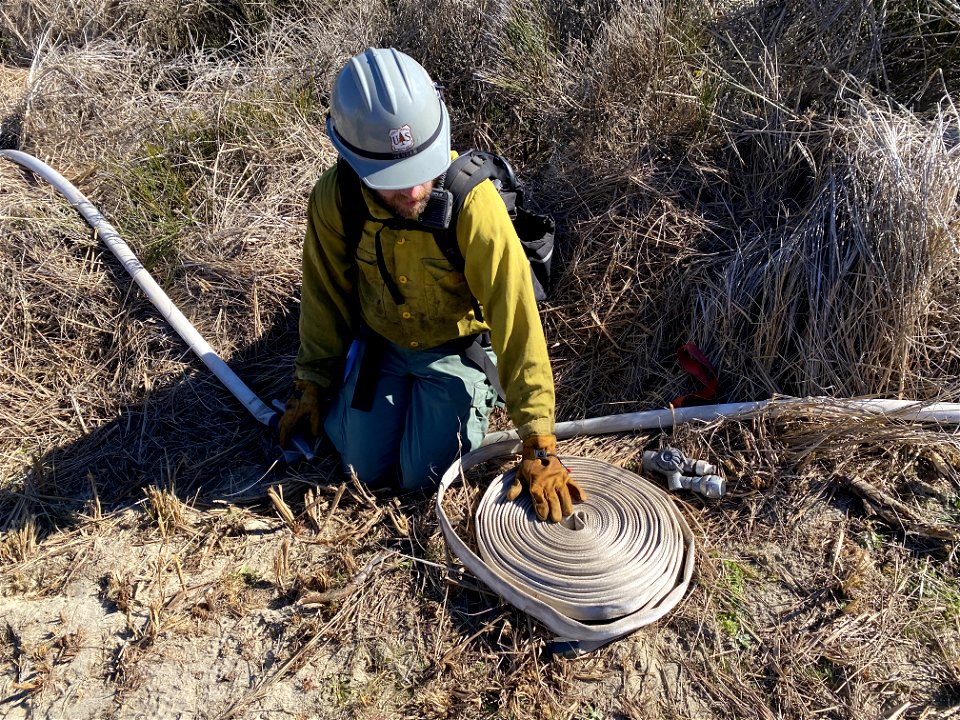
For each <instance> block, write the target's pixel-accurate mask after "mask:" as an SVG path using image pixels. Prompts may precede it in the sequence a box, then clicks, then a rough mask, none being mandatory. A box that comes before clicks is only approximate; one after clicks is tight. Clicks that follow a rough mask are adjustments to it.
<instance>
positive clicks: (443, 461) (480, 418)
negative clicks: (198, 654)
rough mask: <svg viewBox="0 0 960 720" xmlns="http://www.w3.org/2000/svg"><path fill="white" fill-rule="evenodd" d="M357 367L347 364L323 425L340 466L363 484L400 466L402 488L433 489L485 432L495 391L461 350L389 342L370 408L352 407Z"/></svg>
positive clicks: (382, 478)
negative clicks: (421, 348)
mask: <svg viewBox="0 0 960 720" xmlns="http://www.w3.org/2000/svg"><path fill="white" fill-rule="evenodd" d="M385 342H386V341H385ZM487 353H488V354H489V355H490V356H491V358H493V357H494V356H493V351H492V350H487ZM360 366H361V363H359V362H354V363H353V364H352V367H351V368H350V369H349V371H348V374H347V377H346V381H345V382H344V385H343V388H341V390H340V392H339V393H338V395H337V396H336V397H335V398H334V401H333V405H332V406H331V408H330V412H329V414H328V415H327V419H326V422H325V423H324V429H325V430H326V433H327V436H328V437H329V438H330V441H331V442H332V443H333V445H334V447H336V449H337V450H338V451H339V452H340V456H341V458H342V460H343V466H344V469H347V468H348V467H351V466H352V467H353V469H354V471H355V472H356V473H357V477H358V478H359V479H360V480H361V481H363V482H365V483H369V484H379V483H382V482H385V481H386V482H390V481H392V480H393V478H394V476H395V475H396V473H397V472H398V471H399V481H400V485H401V486H402V487H404V488H408V489H414V488H421V487H435V486H436V485H437V484H439V482H440V476H441V475H442V474H443V472H444V471H445V470H446V469H447V468H448V467H449V466H450V463H452V462H453V461H454V460H455V459H456V458H457V456H458V455H459V454H461V453H466V452H467V451H469V450H470V449H471V448H474V447H477V446H478V445H479V444H480V441H481V440H482V439H483V436H484V435H486V432H487V426H488V421H489V417H490V411H491V410H492V409H493V407H494V405H495V404H496V401H497V393H496V391H495V390H494V389H493V388H492V387H491V386H490V383H489V382H488V381H487V377H486V375H485V374H484V372H483V371H482V370H480V369H479V368H477V367H475V366H474V365H473V363H471V362H470V361H469V360H466V359H465V358H463V357H462V356H461V355H460V354H459V353H457V352H452V351H450V350H445V349H434V350H407V349H405V348H401V347H399V346H397V345H394V344H393V343H390V342H386V347H385V349H384V352H383V359H382V361H381V363H380V368H379V375H378V377H377V379H376V389H375V392H374V395H373V405H372V407H371V408H370V410H368V411H364V410H357V409H355V408H353V407H351V401H352V399H353V394H354V388H355V387H356V384H357V377H358V375H359V371H360Z"/></svg>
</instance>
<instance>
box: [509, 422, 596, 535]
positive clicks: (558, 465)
mask: <svg viewBox="0 0 960 720" xmlns="http://www.w3.org/2000/svg"><path fill="white" fill-rule="evenodd" d="M524 485H525V486H526V487H527V488H528V489H529V490H530V499H531V500H533V509H534V511H535V512H536V513H537V517H538V518H540V519H541V520H546V519H548V518H549V519H550V522H560V520H562V519H563V518H564V517H566V516H567V515H569V514H570V513H572V512H573V503H574V502H583V501H584V500H586V499H587V494H586V493H585V492H584V491H583V490H581V489H580V486H579V485H577V483H575V482H574V481H573V479H572V478H571V477H570V471H569V470H567V468H566V467H564V465H563V463H562V462H560V458H558V457H557V437H556V435H531V436H530V437H528V438H527V439H526V440H524V441H523V459H522V460H521V461H520V468H519V469H518V470H517V474H516V477H515V478H514V480H513V485H511V486H510V489H509V490H507V500H516V499H517V497H518V496H519V495H520V491H521V490H522V489H523V486H524Z"/></svg>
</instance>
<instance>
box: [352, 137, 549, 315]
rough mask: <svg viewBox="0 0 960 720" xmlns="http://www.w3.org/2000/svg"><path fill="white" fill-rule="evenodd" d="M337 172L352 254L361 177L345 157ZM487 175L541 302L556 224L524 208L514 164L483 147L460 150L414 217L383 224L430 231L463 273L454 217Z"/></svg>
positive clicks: (395, 292)
mask: <svg viewBox="0 0 960 720" xmlns="http://www.w3.org/2000/svg"><path fill="white" fill-rule="evenodd" d="M337 176H338V183H339V186H340V200H341V204H342V215H343V229H344V234H345V236H346V238H347V247H348V248H350V249H351V251H352V253H354V254H355V253H356V248H357V246H358V245H359V244H360V237H361V235H362V234H363V226H364V224H365V223H366V221H367V219H368V217H369V213H368V211H367V205H366V202H365V201H364V199H363V192H362V190H361V185H360V178H359V177H358V176H357V173H356V172H355V171H354V170H353V168H351V167H350V165H349V164H348V163H347V162H346V161H345V160H343V158H340V159H339V160H338V161H337ZM487 179H490V180H491V181H492V182H493V184H494V187H496V188H497V191H498V192H499V193H500V197H501V198H502V199H503V203H504V205H505V206H506V208H507V212H508V214H509V215H510V219H511V221H512V222H513V227H514V229H515V230H516V231H517V235H518V236H519V238H520V244H521V245H523V249H524V252H525V253H526V256H527V260H528V261H529V262H530V275H531V278H532V279H533V291H534V295H535V297H536V299H537V301H538V302H540V301H542V300H544V299H545V298H546V297H547V291H548V290H549V288H550V272H551V267H552V262H553V246H554V233H555V229H556V225H555V223H554V221H553V218H552V217H550V216H549V215H543V214H539V213H535V212H531V211H530V210H528V209H527V208H526V207H524V197H523V186H522V184H521V183H520V181H519V180H518V179H517V176H516V174H515V173H514V172H513V168H512V167H510V163H509V162H508V161H507V160H506V159H505V158H503V157H502V156H500V155H495V154H493V153H488V152H483V151H481V150H469V151H467V152H465V153H463V154H462V155H460V156H459V157H458V158H457V159H456V160H454V161H453V162H452V163H451V164H450V167H449V168H448V169H447V172H446V173H445V174H444V176H443V178H442V181H441V183H439V187H436V188H434V190H433V192H432V193H431V195H430V200H429V201H428V203H427V207H426V209H425V210H424V211H423V213H422V214H421V215H420V218H419V219H418V220H402V219H395V220H390V221H387V222H386V223H385V224H387V225H389V226H392V227H407V228H412V229H419V230H429V231H430V232H432V233H433V236H434V239H435V240H436V242H437V246H438V247H439V248H440V251H441V252H442V253H443V255H444V257H446V258H447V260H448V261H449V262H450V264H451V265H452V266H453V267H454V269H455V270H457V271H458V272H461V273H462V272H463V270H464V260H463V255H462V253H461V252H460V246H459V245H458V244H457V219H458V217H459V215H460V210H461V209H462V208H463V203H464V202H465V201H466V198H467V195H468V194H469V193H470V191H471V190H473V188H475V187H476V186H477V185H479V184H480V183H481V182H483V181H484V180H487ZM376 222H380V221H379V220H377V221H376ZM378 261H379V262H378V264H379V267H380V274H381V276H382V277H383V280H384V283H386V285H387V288H388V290H389V291H390V294H391V295H392V297H393V299H394V301H396V302H397V304H398V305H400V304H403V296H402V294H401V293H400V290H399V288H397V286H396V284H395V283H394V282H393V279H392V278H391V277H390V275H389V273H388V272H387V269H386V267H385V265H384V264H383V262H382V260H381V258H380V257H379V254H378ZM473 306H474V314H475V315H476V316H477V318H478V319H480V320H482V319H483V313H482V312H481V310H480V306H479V303H478V302H477V300H476V298H473Z"/></svg>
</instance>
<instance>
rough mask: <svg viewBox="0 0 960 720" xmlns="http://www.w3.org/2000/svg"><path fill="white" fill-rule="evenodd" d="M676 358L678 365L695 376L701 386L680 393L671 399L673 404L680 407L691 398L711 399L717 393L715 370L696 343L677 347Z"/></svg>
mask: <svg viewBox="0 0 960 720" xmlns="http://www.w3.org/2000/svg"><path fill="white" fill-rule="evenodd" d="M677 360H678V361H679V363H680V367H682V368H683V369H684V370H686V371H687V372H688V373H690V374H691V375H692V376H693V377H694V378H696V379H697V380H698V381H699V382H700V383H701V384H702V385H703V387H702V388H701V389H700V390H698V391H697V392H694V393H690V394H688V395H681V396H680V397H678V398H677V399H675V400H674V401H673V406H674V407H680V406H682V405H684V404H686V403H687V402H688V401H690V400H692V399H697V400H712V399H713V398H714V397H715V396H716V394H717V372H716V370H714V369H713V365H711V364H710V361H709V360H708V359H707V356H706V355H704V354H703V352H702V351H701V350H700V348H698V347H697V345H696V343H693V342H688V343H687V344H686V345H681V346H680V347H679V348H677ZM693 404H696V403H693Z"/></svg>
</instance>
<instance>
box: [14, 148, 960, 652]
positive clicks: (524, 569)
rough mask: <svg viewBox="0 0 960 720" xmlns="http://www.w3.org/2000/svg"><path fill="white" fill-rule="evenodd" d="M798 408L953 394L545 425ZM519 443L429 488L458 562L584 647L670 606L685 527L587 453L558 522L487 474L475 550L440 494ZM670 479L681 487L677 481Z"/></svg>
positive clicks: (892, 412) (928, 408) (864, 410)
mask: <svg viewBox="0 0 960 720" xmlns="http://www.w3.org/2000/svg"><path fill="white" fill-rule="evenodd" d="M0 158H4V159H7V160H10V161H12V162H15V163H17V164H19V165H21V166H23V167H24V168H26V169H28V170H30V171H32V172H34V173H36V174H37V175H39V176H40V177H42V178H43V179H44V180H46V181H47V182H49V183H50V184H51V185H52V186H53V187H54V188H55V189H56V190H57V191H59V192H60V194H61V195H63V196H64V197H65V198H66V199H67V200H68V201H69V202H70V204H71V205H72V206H73V207H74V208H75V209H76V210H77V211H78V212H79V213H80V214H81V215H82V216H83V218H84V219H85V220H86V221H87V223H88V224H89V225H90V226H91V227H92V228H93V229H94V231H95V232H96V233H97V235H98V236H99V237H100V238H102V239H103V241H104V242H105V243H106V244H107V246H108V248H109V249H110V250H111V252H113V254H114V255H115V256H116V257H117V259H118V260H120V262H121V263H122V264H123V267H124V269H125V270H126V271H127V272H128V273H129V274H130V275H131V277H132V278H133V280H134V281H135V282H136V284H137V285H138V286H139V287H140V288H141V289H142V290H143V291H144V293H145V294H146V295H147V297H148V298H149V299H150V301H151V302H152V303H153V305H154V306H155V307H156V308H157V310H159V311H160V313H161V315H163V317H164V318H165V319H166V320H167V322H169V323H170V325H171V326H172V327H173V329H174V330H175V331H176V332H177V334H179V335H180V337H181V338H182V339H183V340H184V341H185V342H186V343H187V345H189V347H190V348H191V349H192V350H193V351H194V352H195V353H196V354H197V355H198V356H199V357H200V359H201V360H202V361H203V362H204V364H205V365H206V366H207V367H208V368H209V369H210V370H211V371H212V372H213V373H214V375H216V376H217V378H219V379H220V381H221V382H223V384H224V385H225V386H226V387H227V389H228V390H229V391H230V392H231V393H233V395H234V396H235V397H236V398H237V399H238V400H239V401H240V402H241V403H242V404H243V405H244V407H245V408H246V409H247V410H248V411H249V412H250V414H251V415H253V417H254V418H256V419H257V420H258V421H260V422H261V423H264V424H265V425H269V426H273V425H275V423H276V420H277V416H278V412H277V410H275V409H273V408H270V407H269V406H267V405H266V404H265V403H263V402H262V401H261V400H260V398H258V397H257V396H256V394H255V393H254V392H253V391H252V390H250V388H249V387H247V386H246V385H245V384H244V383H243V381H242V380H241V379H240V378H239V377H238V376H237V375H236V374H235V373H234V372H233V371H232V370H231V369H230V367H229V366H228V365H227V364H226V362H224V361H223V359H222V358H220V356H219V355H217V353H216V352H215V351H214V350H213V348H211V347H210V345H209V344H208V343H207V342H206V341H205V340H204V339H203V338H202V337H201V336H200V334H199V333H198V332H197V330H196V328H194V327H193V325H192V324H191V323H190V322H189V320H187V319H186V317H184V315H183V314H182V313H181V312H180V311H179V310H178V309H177V308H176V306H175V305H174V304H173V302H172V301H171V300H170V298H169V297H168V296H167V294H166V293H165V292H164V291H163V289H162V288H160V286H159V285H157V283H156V282H155V281H154V280H153V278H152V277H151V276H150V274H149V273H148V272H147V270H146V269H145V268H144V267H143V265H142V264H141V263H140V261H139V260H138V259H137V258H136V256H135V255H134V253H133V251H132V250H131V249H130V248H129V246H128V245H127V244H126V243H125V242H124V241H123V240H122V239H121V238H120V236H119V234H118V233H117V231H116V230H115V229H114V228H113V226H112V225H110V223H108V222H107V221H106V219H105V218H104V217H103V215H101V214H100V212H99V211H98V210H97V209H96V208H95V207H94V206H93V204H92V203H90V201H89V200H87V198H86V197H85V196H84V195H83V194H82V193H81V192H80V191H79V190H77V188H76V187H74V186H73V185H72V184H71V183H70V182H69V181H68V180H66V178H64V177H63V176H62V175H60V174H59V173H58V172H56V171H55V170H53V169H52V168H50V167H49V166H48V165H46V164H45V163H43V162H41V161H40V160H38V159H37V158H35V157H33V156H32V155H28V154H27V153H24V152H20V151H16V150H0ZM798 408H802V409H804V410H805V411H806V412H807V413H808V414H816V413H817V412H820V411H822V412H824V413H828V412H829V413H833V414H836V413H837V412H840V413H843V414H847V415H854V416H859V417H863V416H869V415H884V416H889V417H895V418H899V419H902V420H905V421H908V422H927V423H937V424H941V425H953V426H956V425H960V404H958V403H932V404H923V403H920V402H915V401H909V400H880V399H852V400H835V399H831V398H809V399H798V398H787V399H776V400H766V401H762V402H747V403H731V404H724V405H711V406H703V407H691V408H676V409H673V408H668V409H661V410H650V411H646V412H639V413H626V414H623V415H610V416H605V417H597V418H588V419H584V420H576V421H571V422H562V423H558V424H557V425H556V430H555V432H556V435H557V438H558V439H561V440H562V439H567V438H571V437H574V436H577V435H602V434H609V433H625V432H633V431H636V430H645V429H664V428H669V427H672V426H674V425H678V424H681V423H685V422H691V421H712V420H716V419H719V418H728V419H733V418H749V417H755V416H758V415H761V414H763V415H767V416H774V415H777V414H780V413H782V412H795V411H796V410H797V409H798ZM294 443H295V444H296V448H297V451H298V452H294V453H292V454H291V455H290V456H288V457H287V458H285V459H287V460H288V461H292V460H293V459H295V458H296V457H300V456H302V457H306V458H308V459H310V458H312V457H313V453H312V449H311V448H310V446H309V444H308V443H307V442H306V441H304V440H303V439H302V438H294ZM520 450H521V443H520V440H519V438H518V436H517V434H516V431H505V432H496V433H491V434H490V435H488V436H487V437H486V438H484V440H483V442H482V443H481V446H480V447H479V448H477V449H476V450H474V451H472V452H470V453H468V454H467V455H465V456H463V457H462V458H460V459H458V460H457V461H456V462H454V463H453V464H452V465H451V466H450V467H449V468H448V469H447V471H446V472H445V473H444V475H443V478H442V480H441V483H440V488H439V491H438V493H437V499H436V512H437V517H438V519H439V522H440V527H441V530H442V532H443V535H444V538H445V539H446V542H447V544H448V546H449V547H450V548H451V549H452V550H453V552H454V553H455V554H456V555H457V556H458V557H459V558H460V560H461V562H463V565H464V566H465V567H466V568H467V569H468V570H469V571H470V572H472V573H473V574H474V575H475V576H476V577H478V578H479V579H480V580H481V581H482V582H483V583H484V584H485V585H487V586H488V587H489V588H490V589H491V590H493V591H494V592H496V593H497V594H498V595H500V596H501V597H503V598H504V599H505V600H507V601H508V602H509V603H510V604H511V605H513V606H515V607H517V608H518V609H520V610H522V611H524V612H526V613H528V614H529V615H531V616H533V617H535V618H537V619H538V620H540V621H541V622H542V623H543V624H544V625H545V626H546V627H547V628H548V629H550V630H551V631H553V632H554V633H555V634H556V636H557V640H558V641H559V642H560V644H561V645H562V644H566V645H567V647H568V648H569V649H570V650H571V651H573V652H587V651H590V650H592V649H595V648H597V647H600V646H602V645H605V644H607V643H609V642H611V641H613V640H616V639H618V638H621V637H624V636H625V635H628V634H630V633H631V632H634V631H635V630H637V629H639V628H640V627H643V626H644V625H648V624H650V623H652V622H655V621H656V620H658V619H659V618H661V617H663V616H664V615H665V614H666V613H667V612H669V611H670V609H672V608H673V607H674V606H676V604H677V603H678V602H679V601H680V600H681V598H682V597H683V595H684V593H685V592H686V590H687V588H688V587H689V584H690V579H691V577H692V575H693V560H694V541H693V534H692V532H691V531H690V528H689V526H688V525H687V523H686V521H685V520H684V518H683V515H682V514H681V513H680V511H679V510H678V509H677V507H676V506H675V504H674V503H673V502H672V500H671V499H670V498H669V496H668V495H667V494H666V493H664V492H663V491H662V490H660V489H659V488H658V487H656V486H655V485H653V484H651V483H649V482H648V481H646V480H644V479H643V478H641V477H639V476H636V475H634V474H633V473H629V472H628V471H625V470H623V469H620V468H614V467H613V466H610V465H607V464H606V463H601V462H599V461H596V460H590V459H587V458H575V457H565V458H564V459H563V460H564V462H565V463H566V464H567V465H568V466H569V467H570V468H571V471H572V472H574V473H575V474H576V475H577V481H578V483H582V487H583V488H584V490H585V491H586V492H587V495H588V499H587V501H586V502H585V503H581V504H578V505H577V506H576V507H575V509H574V510H575V511H574V513H573V515H572V516H571V517H570V518H567V519H565V520H564V521H563V522H562V523H559V524H550V523H539V522H537V521H536V520H535V518H533V514H532V511H531V509H530V505H529V499H525V500H520V501H514V502H510V503H507V502H503V500H502V497H503V492H504V489H505V487H506V486H507V485H508V484H509V482H510V480H511V476H510V475H509V474H507V475H504V476H501V477H499V478H497V479H496V480H495V481H494V482H493V483H491V485H490V486H489V488H488V489H487V491H486V493H485V495H484V497H483V499H482V500H481V503H480V506H479V508H478V512H477V542H478V546H479V549H480V551H481V554H482V555H484V556H485V559H482V558H481V557H479V556H478V555H476V553H474V552H473V550H471V549H470V547H469V546H468V545H467V544H466V543H465V542H463V540H461V539H460V538H459V537H458V535H457V533H456V531H455V530H454V529H453V527H452V524H451V522H450V520H449V518H448V517H447V515H446V513H445V511H444V509H443V499H444V497H445V495H446V493H447V491H448V490H449V488H450V486H451V485H452V484H453V483H454V482H456V481H458V480H459V479H460V477H461V474H462V473H465V472H466V471H467V470H469V469H470V468H472V467H474V466H475V465H477V464H479V463H482V462H485V461H487V460H492V459H495V458H498V457H504V456H509V455H516V454H517V453H519V452H520ZM670 484H671V487H676V486H679V484H678V482H675V480H671V482H670ZM684 487H688V485H684ZM721 492H722V491H721Z"/></svg>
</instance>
